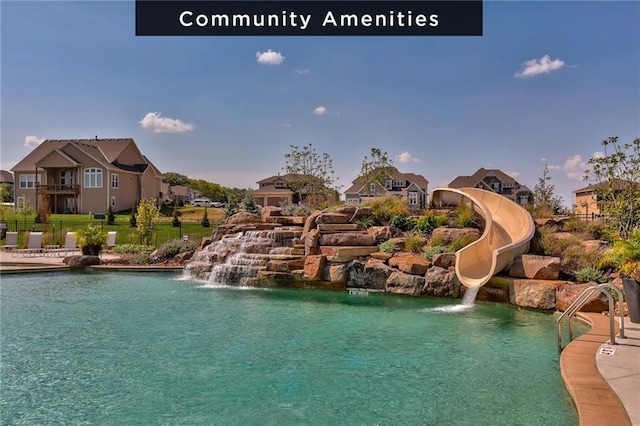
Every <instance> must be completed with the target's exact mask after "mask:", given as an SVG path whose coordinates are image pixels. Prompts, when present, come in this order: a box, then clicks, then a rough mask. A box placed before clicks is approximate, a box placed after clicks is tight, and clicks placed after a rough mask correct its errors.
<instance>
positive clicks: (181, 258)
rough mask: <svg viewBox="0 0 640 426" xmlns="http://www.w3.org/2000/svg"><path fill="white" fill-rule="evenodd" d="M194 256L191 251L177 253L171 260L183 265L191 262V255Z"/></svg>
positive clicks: (193, 252)
mask: <svg viewBox="0 0 640 426" xmlns="http://www.w3.org/2000/svg"><path fill="white" fill-rule="evenodd" d="M194 254H195V251H193V250H191V251H185V252H183V253H178V254H176V255H175V257H174V258H173V259H174V260H175V261H176V262H178V263H179V264H181V265H182V264H184V263H185V262H186V261H188V260H191V258H192V257H193V255H194Z"/></svg>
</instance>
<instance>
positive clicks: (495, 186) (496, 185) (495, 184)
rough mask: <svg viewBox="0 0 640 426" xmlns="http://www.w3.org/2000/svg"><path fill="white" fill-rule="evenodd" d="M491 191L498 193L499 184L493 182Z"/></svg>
mask: <svg viewBox="0 0 640 426" xmlns="http://www.w3.org/2000/svg"><path fill="white" fill-rule="evenodd" d="M493 190H494V191H496V192H500V182H493Z"/></svg>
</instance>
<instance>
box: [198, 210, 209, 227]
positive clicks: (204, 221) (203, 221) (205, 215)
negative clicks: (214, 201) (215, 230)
mask: <svg viewBox="0 0 640 426" xmlns="http://www.w3.org/2000/svg"><path fill="white" fill-rule="evenodd" d="M200 225H202V226H203V227H204V228H208V227H209V226H211V223H209V215H208V213H207V208H206V207H205V208H204V212H203V213H202V219H201V220H200Z"/></svg>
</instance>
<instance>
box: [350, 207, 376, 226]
mask: <svg viewBox="0 0 640 426" xmlns="http://www.w3.org/2000/svg"><path fill="white" fill-rule="evenodd" d="M369 218H373V209H372V208H371V207H358V209H357V210H356V212H355V213H354V214H353V216H351V218H349V222H352V223H355V222H357V221H359V220H362V219H369Z"/></svg>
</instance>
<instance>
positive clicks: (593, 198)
mask: <svg viewBox="0 0 640 426" xmlns="http://www.w3.org/2000/svg"><path fill="white" fill-rule="evenodd" d="M633 185H638V184H637V183H634V182H632V181H629V180H623V179H613V180H611V181H609V182H602V183H596V184H593V185H589V186H585V187H584V188H580V189H576V190H575V191H573V194H574V196H575V203H574V205H573V213H574V214H577V215H581V216H586V217H587V218H588V217H591V218H595V217H597V216H600V215H601V214H602V204H603V202H604V201H603V200H602V199H601V197H600V196H598V192H599V191H606V190H609V189H610V188H612V187H613V188H614V191H615V190H616V189H619V190H622V189H624V188H625V187H626V188H630V187H632V186H633Z"/></svg>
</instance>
